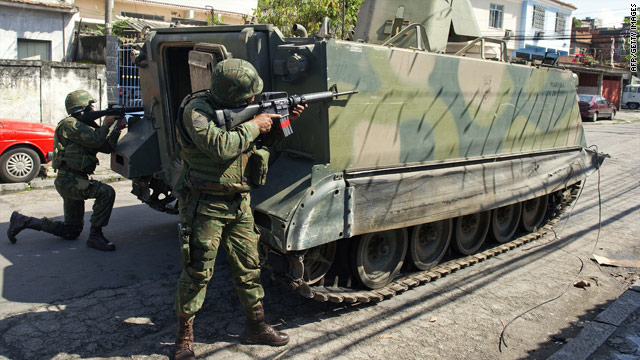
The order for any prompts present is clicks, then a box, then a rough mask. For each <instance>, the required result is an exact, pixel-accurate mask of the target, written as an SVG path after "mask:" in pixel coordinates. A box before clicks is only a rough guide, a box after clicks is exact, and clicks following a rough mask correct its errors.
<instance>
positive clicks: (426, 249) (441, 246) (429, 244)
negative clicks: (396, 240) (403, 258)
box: [408, 219, 453, 270]
mask: <svg viewBox="0 0 640 360" xmlns="http://www.w3.org/2000/svg"><path fill="white" fill-rule="evenodd" d="M452 230H453V219H445V220H441V221H435V222H431V223H428V224H422V225H418V226H415V227H414V228H413V230H412V231H411V239H410V240H409V251H408V255H409V256H410V257H411V263H412V264H413V265H414V266H415V267H416V268H418V269H419V270H429V269H431V268H432V267H434V266H435V265H437V264H438V262H440V260H441V259H442V257H443V256H444V254H445V253H446V252H447V248H448V247H449V242H450V241H451V234H452V233H453V231H452Z"/></svg>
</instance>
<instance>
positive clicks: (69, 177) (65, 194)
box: [42, 171, 116, 237]
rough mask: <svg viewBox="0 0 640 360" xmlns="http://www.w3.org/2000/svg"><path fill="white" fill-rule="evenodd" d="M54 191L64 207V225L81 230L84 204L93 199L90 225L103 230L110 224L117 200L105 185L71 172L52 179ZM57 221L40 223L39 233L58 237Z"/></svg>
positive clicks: (113, 192) (47, 220)
mask: <svg viewBox="0 0 640 360" xmlns="http://www.w3.org/2000/svg"><path fill="white" fill-rule="evenodd" d="M55 186H56V190H57V191H58V194H60V196H61V197H62V200H63V206H64V225H71V226H72V227H75V228H79V229H80V231H82V226H83V222H84V220H83V219H84V201H85V200H87V199H96V201H95V202H94V203H93V213H92V214H91V226H95V227H105V226H107V224H109V218H110V217H111V210H112V209H113V203H114V201H115V199H116V192H115V190H113V188H112V187H111V186H109V185H107V184H103V183H101V182H99V181H96V180H89V179H88V178H87V177H83V176H79V175H76V174H73V173H64V171H62V173H58V176H57V177H56V180H55ZM59 223H60V222H59V221H54V220H50V219H46V220H44V221H43V223H42V230H43V231H46V232H48V233H52V234H55V235H58V236H61V237H66V236H63V235H60V234H58V232H60V226H61V225H60V224H59Z"/></svg>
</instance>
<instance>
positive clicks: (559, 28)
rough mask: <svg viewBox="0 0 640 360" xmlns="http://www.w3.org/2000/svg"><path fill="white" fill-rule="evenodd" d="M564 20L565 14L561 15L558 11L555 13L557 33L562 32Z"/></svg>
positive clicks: (565, 18)
mask: <svg viewBox="0 0 640 360" xmlns="http://www.w3.org/2000/svg"><path fill="white" fill-rule="evenodd" d="M566 20H567V17H566V16H565V15H562V14H559V13H557V14H556V33H558V34H562V33H564V25H565V22H566Z"/></svg>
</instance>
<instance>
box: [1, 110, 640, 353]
mask: <svg viewBox="0 0 640 360" xmlns="http://www.w3.org/2000/svg"><path fill="white" fill-rule="evenodd" d="M585 131H586V134H587V139H588V143H589V144H590V145H591V144H595V145H597V146H598V149H599V150H600V151H602V152H605V153H608V154H610V156H611V158H609V159H606V161H605V164H604V166H603V168H602V170H601V172H600V173H599V174H598V173H596V174H594V175H592V176H591V177H589V178H588V179H587V181H586V186H585V188H584V191H583V193H582V195H581V197H580V199H579V200H578V202H577V204H576V206H575V208H574V209H573V211H572V213H571V216H570V218H569V219H568V221H561V222H560V223H559V224H558V225H557V226H556V229H555V230H556V233H557V235H558V238H555V237H554V236H553V234H549V235H547V236H545V237H544V238H542V239H540V240H537V241H535V242H533V243H530V244H527V245H525V246H523V247H520V248H517V249H515V250H512V251H510V252H508V253H505V254H502V255H500V256H498V257H496V258H492V259H489V260H487V261H485V262H482V263H479V264H476V265H474V266H472V267H470V268H466V269H462V270H460V271H457V272H455V273H453V274H451V275H448V276H446V277H444V278H442V279H440V280H438V281H436V282H433V283H429V284H425V285H422V286H419V287H417V288H414V289H412V290H409V291H407V292H405V293H402V294H400V295H398V296H395V297H393V298H391V299H388V300H385V301H383V302H381V303H378V304H373V305H358V306H344V305H337V304H330V303H329V304H326V303H317V302H313V301H310V300H306V299H303V298H301V297H300V296H298V295H296V294H293V293H291V292H290V291H289V290H288V289H286V288H285V287H283V286H281V285H279V284H278V283H277V282H274V281H271V280H270V279H269V276H268V274H267V273H265V274H263V275H264V276H263V278H264V282H265V291H266V301H265V307H266V311H267V317H268V318H269V319H270V320H271V323H272V324H274V325H276V326H277V328H278V329H281V330H286V331H287V332H288V333H289V335H290V336H291V338H292V341H291V343H290V344H289V345H288V346H286V347H284V348H271V347H267V346H247V345H242V344H240V342H239V338H238V336H239V334H240V333H241V331H242V328H243V316H242V311H241V307H240V304H239V303H238V301H237V297H236V295H235V291H234V290H233V286H232V284H231V281H230V279H229V277H230V271H229V267H228V266H227V264H226V262H225V260H224V258H223V257H220V258H219V259H218V264H217V267H216V273H215V274H214V277H213V280H212V282H211V284H210V286H209V290H208V295H207V299H206V301H205V306H204V308H203V310H202V311H201V312H200V314H199V315H198V317H197V318H196V322H195V334H196V342H197V344H196V352H197V353H198V354H200V355H201V356H203V357H211V358H214V357H215V358H221V359H250V358H261V359H274V358H295V359H319V358H323V359H324V358H338V359H389V358H393V359H415V358H421V359H453V358H456V359H496V358H501V359H521V358H533V359H543V358H546V357H547V356H549V355H550V354H552V353H553V352H555V351H556V350H558V349H559V348H560V347H561V346H562V345H564V343H565V342H567V341H569V340H570V339H571V338H573V337H574V336H576V334H577V333H578V332H579V331H580V329H581V328H582V327H583V326H584V325H585V324H586V323H588V322H589V321H591V320H592V319H593V318H594V316H595V315H597V314H598V313H599V312H600V311H601V309H602V308H604V307H606V306H607V305H608V304H609V303H610V302H612V301H613V300H615V299H616V298H617V297H618V296H619V295H620V294H621V293H622V292H623V291H624V290H625V289H626V288H627V287H628V286H629V284H630V283H631V281H633V280H634V279H636V278H638V269H634V268H618V267H604V266H603V267H599V266H597V265H596V264H595V263H594V262H593V261H591V260H589V258H590V255H591V253H592V250H593V249H595V252H596V253H597V254H600V255H604V256H608V257H612V258H625V259H635V260H637V259H640V243H638V242H637V239H638V236H637V234H638V232H639V231H640V212H639V211H638V210H639V208H640V204H639V203H638V200H637V199H638V198H640V187H639V186H638V185H639V182H640V180H639V179H640V176H639V175H640V160H639V157H638V156H636V151H637V149H638V144H640V123H638V122H633V123H629V124H627V123H626V122H625V120H622V119H620V117H619V116H618V120H617V121H616V122H615V123H614V122H611V121H602V122H598V123H596V124H586V126H585ZM112 185H113V186H114V187H115V189H116V191H117V194H118V196H117V199H116V208H115V209H114V211H113V215H112V218H111V222H110V225H109V226H108V227H107V228H106V230H105V234H106V235H107V236H108V237H110V238H111V239H112V240H113V241H114V242H115V243H116V245H117V247H118V249H117V250H116V251H115V252H112V253H103V252H99V251H96V250H93V249H89V248H87V247H86V245H85V240H86V237H87V236H88V225H87V228H86V229H85V231H84V232H83V234H82V235H81V237H80V239H78V240H75V241H66V240H59V239H55V238H53V237H52V236H50V235H48V234H45V233H41V232H35V231H28V230H27V231H25V232H23V233H21V234H20V235H19V238H18V243H17V244H15V245H12V244H10V243H9V242H8V241H7V240H2V238H4V236H3V235H0V266H1V267H2V269H3V271H2V275H1V276H0V286H1V289H2V297H1V299H0V358H8V359H34V358H55V359H73V358H113V359H115V358H136V359H140V358H145V359H146V358H150V359H166V358H167V356H169V355H170V354H171V353H172V348H171V344H172V343H173V341H174V334H175V317H174V314H173V310H172V305H173V297H174V294H175V285H176V280H177V277H178V274H179V258H178V247H177V241H176V222H177V217H175V216H171V215H166V214H161V213H158V212H155V211H153V210H151V209H149V208H147V207H146V206H145V205H142V204H140V203H139V202H138V200H137V199H135V197H134V196H133V195H131V194H129V190H130V183H129V182H128V181H122V182H117V183H113V184H112ZM599 204H601V207H602V211H601V212H599ZM90 208H91V203H88V204H87V210H88V211H87V215H86V219H85V220H86V221H87V224H88V219H89V216H90V213H91V212H90ZM12 210H19V211H22V212H24V213H27V214H30V215H34V216H50V217H60V216H61V215H62V204H61V201H60V199H59V198H58V196H57V194H56V192H55V190H54V189H44V190H36V191H29V192H24V193H13V194H4V195H0V221H2V222H0V234H4V233H5V232H6V229H7V226H8V224H7V221H8V219H9V215H10V213H11V211H12ZM599 217H601V225H599ZM565 219H566V218H565ZM221 254H222V252H221ZM581 267H584V269H583V271H582V273H581V274H580V276H579V277H578V280H584V281H587V282H589V284H590V286H589V287H586V288H577V287H574V286H572V283H573V281H574V279H575V278H576V275H577V274H578V273H579V271H580V269H581ZM565 290H566V292H565ZM560 294H562V296H560V297H559V298H558V299H557V300H554V301H551V302H549V303H546V304H544V305H541V306H539V307H537V308H536V309H535V310H533V311H531V312H528V313H527V314H525V315H523V316H522V317H520V318H518V319H516V320H514V321H513V322H511V324H510V325H509V327H508V328H507V331H506V335H505V340H506V345H507V346H504V345H503V346H502V348H501V349H499V347H498V339H499V335H500V332H501V331H502V329H503V324H505V323H508V322H509V321H510V320H512V319H514V318H515V317H516V316H518V315H519V314H522V313H523V312H525V311H526V310H527V309H529V308H532V307H534V306H537V305H539V304H541V303H543V302H544V301H546V300H549V299H551V298H554V297H556V296H558V295H560Z"/></svg>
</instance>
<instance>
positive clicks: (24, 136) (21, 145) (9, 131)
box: [0, 119, 56, 182]
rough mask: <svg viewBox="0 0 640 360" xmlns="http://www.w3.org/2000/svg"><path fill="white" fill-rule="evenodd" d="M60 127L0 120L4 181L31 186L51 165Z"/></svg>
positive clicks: (0, 163)
mask: <svg viewBox="0 0 640 360" xmlns="http://www.w3.org/2000/svg"><path fill="white" fill-rule="evenodd" d="M55 129H56V127H55V126H51V125H45V124H40V123H32V122H26V121H18V120H9V119H0V154H1V155H0V180H2V181H5V182H29V181H31V180H33V178H35V177H36V176H37V175H38V172H39V171H40V165H41V164H45V163H48V162H49V161H51V154H52V152H53V133H54V131H55Z"/></svg>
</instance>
